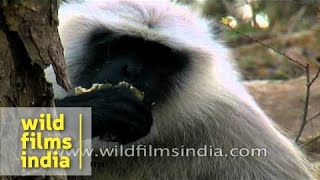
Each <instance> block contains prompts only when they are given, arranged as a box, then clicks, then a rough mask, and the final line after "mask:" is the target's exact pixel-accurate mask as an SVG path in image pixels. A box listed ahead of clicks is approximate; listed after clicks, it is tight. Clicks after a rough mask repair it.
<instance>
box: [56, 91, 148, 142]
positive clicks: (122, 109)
mask: <svg viewBox="0 0 320 180" xmlns="http://www.w3.org/2000/svg"><path fill="white" fill-rule="evenodd" d="M55 104H56V106H57V107H92V136H93V137H97V136H99V137H100V138H101V139H104V140H108V141H114V142H120V143H124V144H125V143H129V142H133V141H136V140H138V139H140V138H142V137H144V136H146V135H147V134H148V133H149V132H150V129H151V125H152V122H153V119H152V114H151V110H150V108H149V107H147V106H146V105H145V104H144V103H143V102H142V101H141V100H139V99H138V98H137V97H136V96H135V95H134V94H133V93H132V91H130V90H129V89H128V88H124V87H111V88H108V89H102V90H98V91H93V92H90V93H85V94H81V95H78V96H69V97H66V98H64V99H61V100H55Z"/></svg>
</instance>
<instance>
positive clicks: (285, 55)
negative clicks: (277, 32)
mask: <svg viewBox="0 0 320 180" xmlns="http://www.w3.org/2000/svg"><path fill="white" fill-rule="evenodd" d="M221 24H223V25H225V26H227V27H228V28H229V29H231V30H232V31H233V32H235V33H237V34H240V35H241V36H244V37H246V38H248V39H250V40H252V41H254V42H257V43H259V44H261V45H263V46H265V47H266V48H268V49H271V50H273V51H274V52H276V53H278V54H280V55H282V56H284V57H286V58H287V59H289V60H290V61H292V62H293V63H295V64H297V65H299V66H301V67H303V68H306V67H307V66H306V65H305V64H303V63H301V62H299V61H298V60H296V59H293V58H292V57H290V56H288V55H287V54H286V53H284V52H282V51H280V50H278V49H276V48H274V47H272V46H270V45H268V44H266V43H264V42H263V41H261V40H259V39H255V38H253V37H251V36H249V35H247V34H245V33H242V32H240V31H238V30H236V29H234V28H232V27H231V26H229V25H228V24H224V23H221Z"/></svg>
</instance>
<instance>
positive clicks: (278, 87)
mask: <svg viewBox="0 0 320 180" xmlns="http://www.w3.org/2000/svg"><path fill="white" fill-rule="evenodd" d="M178 2H181V3H184V4H186V5H188V6H191V8H192V9H194V10H195V11H197V12H198V13H200V14H202V15H203V16H205V17H207V18H209V19H213V20H215V21H217V22H218V23H217V24H218V25H217V27H216V26H215V27H212V29H213V31H216V32H218V33H219V37H220V38H221V40H222V41H224V42H225V43H226V45H227V46H229V47H231V48H232V49H233V52H234V59H235V60H236V61H237V64H238V65H239V70H240V72H241V73H242V75H243V79H244V80H245V81H246V82H245V83H246V85H247V87H248V89H249V91H250V92H251V93H252V94H253V95H254V97H255V98H256V100H257V101H258V103H259V104H260V106H261V107H262V108H263V109H264V110H265V111H266V113H267V114H268V115H269V116H270V117H272V118H273V120H274V121H275V122H276V123H278V124H279V125H280V126H281V128H283V129H284V131H286V132H287V134H288V135H289V136H290V137H291V138H292V139H293V140H297V143H298V144H300V145H301V146H302V147H303V148H305V149H306V151H308V152H309V153H310V155H311V156H312V157H313V158H314V159H315V161H320V78H317V79H315V81H314V83H312V85H311V86H310V88H309V92H308V94H309V95H308V96H309V102H308V105H307V112H306V111H305V110H304V109H305V107H306V96H307V86H306V83H307V79H306V74H307V73H308V75H309V79H312V78H316V75H317V73H319V71H320V70H319V69H320V1H319V0H316V1H315V0H304V1H298V0H260V1H254V0H178ZM294 61H296V62H294ZM306 66H308V68H306ZM307 69H308V70H307ZM305 113H307V120H308V122H307V123H305V124H303V123H302V122H303V115H304V114H305ZM299 131H301V136H300V135H299ZM297 136H299V138H297Z"/></svg>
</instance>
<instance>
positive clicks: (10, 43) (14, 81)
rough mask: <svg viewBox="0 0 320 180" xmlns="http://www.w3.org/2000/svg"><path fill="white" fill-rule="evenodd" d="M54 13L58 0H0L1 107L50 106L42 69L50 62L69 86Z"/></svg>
mask: <svg viewBox="0 0 320 180" xmlns="http://www.w3.org/2000/svg"><path fill="white" fill-rule="evenodd" d="M57 14H58V3H57V0H0V107H43V106H52V105H53V91H52V87H51V84H50V83H48V82H46V79H45V75H44V71H43V69H44V68H45V67H47V66H49V65H50V64H52V66H53V68H54V70H55V72H56V76H57V82H58V83H59V84H60V85H61V86H63V87H64V88H65V89H69V88H70V85H69V83H68V81H67V77H66V66H65V61H64V58H63V48H62V46H61V42H60V38H59V34H58V29H57V25H58V19H57ZM16 178H18V177H0V179H16ZM52 178H53V179H57V178H58V177H50V179H52ZM61 178H62V179H63V177H60V178H59V179H61ZM37 179H38V178H37ZM40 179H42V178H40Z"/></svg>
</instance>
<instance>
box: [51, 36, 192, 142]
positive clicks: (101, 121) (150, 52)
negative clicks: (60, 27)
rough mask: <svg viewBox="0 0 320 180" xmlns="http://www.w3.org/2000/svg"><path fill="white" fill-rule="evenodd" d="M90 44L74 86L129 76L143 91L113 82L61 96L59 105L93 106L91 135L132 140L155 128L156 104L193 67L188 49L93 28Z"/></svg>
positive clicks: (112, 80)
mask: <svg viewBox="0 0 320 180" xmlns="http://www.w3.org/2000/svg"><path fill="white" fill-rule="evenodd" d="M88 42H89V43H88V44H87V47H88V48H87V52H88V54H87V55H86V56H85V57H84V58H85V59H83V61H85V62H86V64H87V65H86V67H85V69H84V70H83V72H81V73H80V75H79V76H78V77H77V80H76V81H75V82H73V83H74V85H75V86H84V87H87V88H89V87H91V85H92V84H94V83H111V84H113V85H116V84H118V83H119V82H121V81H126V82H128V83H130V84H132V85H133V86H134V87H136V88H137V89H139V90H140V91H143V92H144V99H143V101H141V100H140V99H138V98H137V97H136V96H135V95H134V94H133V93H132V91H130V89H128V88H125V87H122V86H120V87H119V86H113V87H111V88H107V89H100V90H97V91H92V92H89V93H85V94H82V95H74V96H68V97H66V98H64V99H61V100H56V101H55V103H56V106H58V107H91V108H92V136H93V137H96V136H98V137H101V138H103V139H104V140H106V141H115V142H120V143H129V142H133V141H136V140H138V139H140V138H142V137H144V136H146V135H147V134H148V133H149V132H150V130H151V127H152V124H153V116H152V106H151V105H152V103H153V102H158V101H161V100H162V99H163V97H164V95H165V94H168V93H170V91H169V89H170V87H173V86H176V85H175V84H172V82H173V81H172V79H173V77H174V76H175V75H177V73H181V72H183V71H184V70H185V69H186V67H187V66H188V58H187V56H186V55H185V54H183V53H181V52H178V51H174V50H172V49H171V48H169V47H166V46H164V45H161V44H159V43H156V42H151V41H145V40H143V39H141V38H136V37H129V36H116V35H114V34H112V33H106V32H103V33H100V32H99V33H94V34H93V35H92V37H91V38H90V40H89V41H88Z"/></svg>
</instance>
